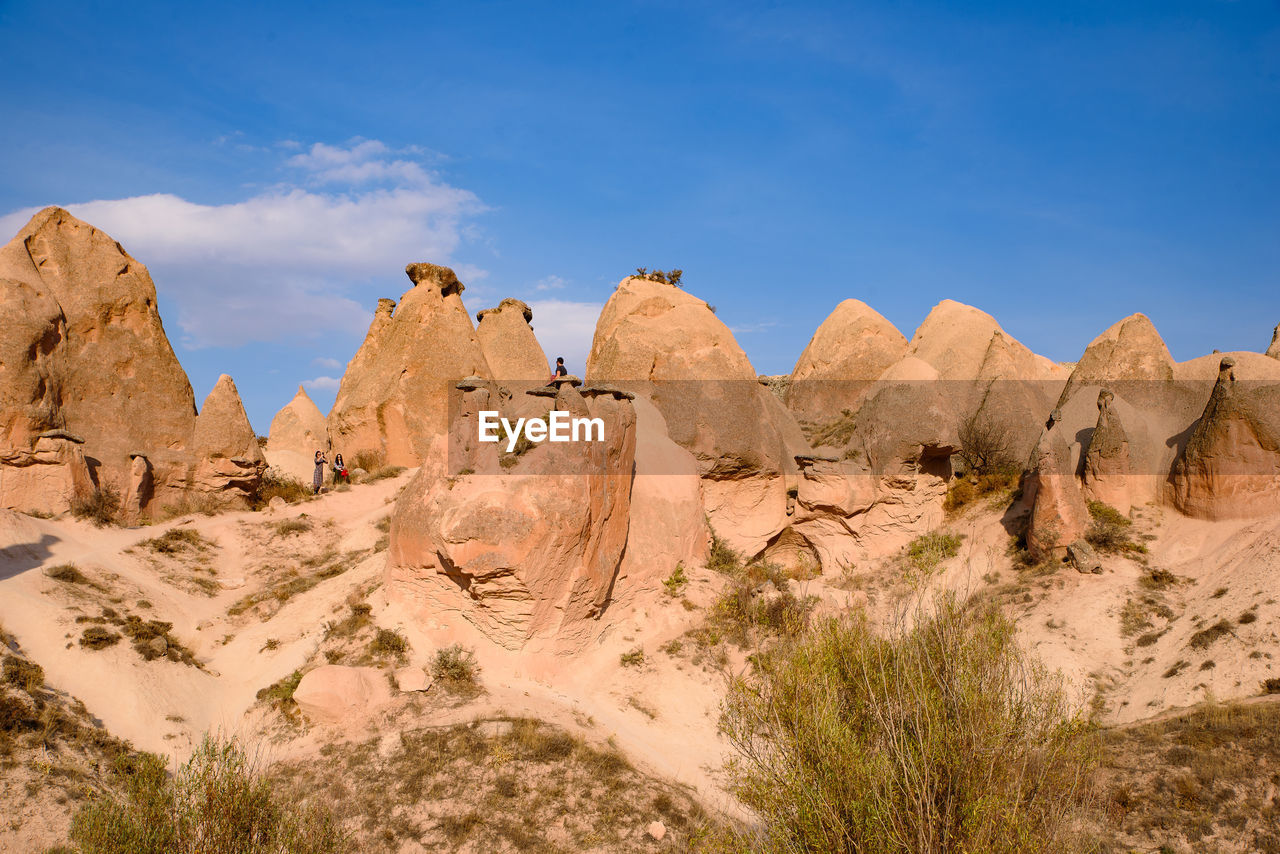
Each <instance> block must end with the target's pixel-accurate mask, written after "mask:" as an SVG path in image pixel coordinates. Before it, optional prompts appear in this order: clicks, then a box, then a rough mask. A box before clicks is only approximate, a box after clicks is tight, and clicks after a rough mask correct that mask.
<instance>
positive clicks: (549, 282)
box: [533, 276, 569, 291]
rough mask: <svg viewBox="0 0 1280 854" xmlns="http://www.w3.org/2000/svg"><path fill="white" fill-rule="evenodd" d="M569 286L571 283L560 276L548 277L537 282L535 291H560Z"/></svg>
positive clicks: (534, 287)
mask: <svg viewBox="0 0 1280 854" xmlns="http://www.w3.org/2000/svg"><path fill="white" fill-rule="evenodd" d="M567 284H569V283H568V282H566V281H565V280H564V279H562V278H560V277H559V276H547V277H546V278H544V279H539V280H538V281H537V282H535V283H534V285H533V289H534V290H535V291H558V290H560V289H562V288H563V287H564V286H565V285H567Z"/></svg>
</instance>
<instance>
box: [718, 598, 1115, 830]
mask: <svg viewBox="0 0 1280 854" xmlns="http://www.w3.org/2000/svg"><path fill="white" fill-rule="evenodd" d="M721 728H722V730H723V732H724V733H725V735H726V736H727V737H728V738H729V740H730V742H731V744H733V746H734V747H735V748H736V749H737V751H738V754H739V755H738V758H737V759H736V761H735V762H734V763H733V764H732V765H731V766H730V774H731V779H732V782H733V788H734V791H735V793H736V794H737V795H738V797H739V798H740V799H741V800H742V801H743V803H745V804H746V805H747V806H748V807H750V808H751V809H752V810H754V811H755V812H756V814H758V815H759V816H760V818H761V820H762V825H761V828H760V838H758V839H756V840H754V844H753V845H751V847H752V848H753V849H754V850H759V851H776V852H793V851H794V852H799V851H860V852H890V851H920V852H937V851H975V852H976V851H1001V852H1042V851H1043V852H1048V851H1053V852H1059V851H1064V852H1065V851H1072V850H1075V847H1076V846H1075V842H1076V840H1075V838H1074V832H1073V824H1074V823H1075V822H1076V821H1077V819H1078V815H1079V813H1080V811H1081V805H1082V802H1083V801H1084V799H1085V793H1086V791H1087V786H1086V782H1087V776H1088V773H1089V769H1090V767H1091V765H1092V763H1093V761H1094V760H1093V749H1092V743H1091V741H1090V739H1089V737H1088V735H1087V725H1086V723H1085V722H1084V720H1083V718H1082V717H1081V716H1080V715H1078V714H1075V713H1073V712H1072V711H1071V709H1070V707H1069V705H1068V702H1067V698H1066V694H1065V692H1064V690H1063V687H1062V685H1061V682H1060V681H1059V680H1058V679H1055V678H1052V677H1049V676H1048V675H1046V673H1045V672H1044V670H1043V669H1042V668H1040V667H1039V666H1037V665H1035V664H1033V663H1030V662H1028V661H1026V660H1025V659H1024V658H1023V657H1022V655H1021V653H1020V651H1019V649H1018V646H1017V643H1016V641H1015V637H1014V626H1013V624H1012V623H1011V622H1010V621H1009V620H1008V619H1006V618H1004V617H1003V616H1001V615H1000V614H999V613H998V612H996V611H994V610H977V609H972V608H966V607H965V606H963V605H961V604H960V603H958V602H957V601H956V600H955V599H954V598H953V597H950V596H944V597H940V598H939V599H938V600H936V601H935V602H934V603H933V608H932V613H930V614H924V613H921V614H920V615H919V616H918V619H917V620H916V621H915V624H914V627H913V628H911V629H906V628H897V629H894V630H893V631H891V632H890V633H889V634H888V635H887V636H878V635H876V634H875V633H873V632H872V630H871V628H870V627H869V625H868V624H867V622H866V620H865V619H864V618H862V617H860V616H851V617H846V618H842V619H831V620H827V621H824V622H822V623H819V624H817V625H816V626H814V627H812V628H811V629H810V631H809V632H808V633H806V634H805V635H804V636H803V637H802V638H800V639H798V640H797V641H796V642H794V643H790V644H780V645H777V646H775V647H773V648H772V649H769V650H766V651H764V652H762V653H760V654H759V655H757V656H756V670H755V673H754V674H753V675H752V676H749V677H746V678H744V679H739V680H738V681H736V682H735V683H734V684H733V685H732V686H731V688H730V692H729V695H728V697H727V698H726V701H725V705H724V713H723V716H722V719H721ZM975 757H982V760H981V761H980V762H979V761H974V760H975Z"/></svg>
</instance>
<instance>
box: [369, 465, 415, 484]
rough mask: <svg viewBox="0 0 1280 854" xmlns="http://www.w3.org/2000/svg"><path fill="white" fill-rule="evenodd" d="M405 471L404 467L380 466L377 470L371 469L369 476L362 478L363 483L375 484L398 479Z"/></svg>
mask: <svg viewBox="0 0 1280 854" xmlns="http://www.w3.org/2000/svg"><path fill="white" fill-rule="evenodd" d="M404 470H405V469H404V466H379V467H378V468H376V469H371V470H370V471H369V473H368V474H366V475H365V476H364V477H363V478H361V482H363V483H373V482H374V481H376V480H386V479H387V478H389V477H398V476H399V475H400V474H401V473H402V472H403V471H404Z"/></svg>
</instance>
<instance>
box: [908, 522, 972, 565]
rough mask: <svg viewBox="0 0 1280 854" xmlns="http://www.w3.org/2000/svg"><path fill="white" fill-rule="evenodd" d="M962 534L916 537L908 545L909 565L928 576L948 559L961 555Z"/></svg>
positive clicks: (933, 534)
mask: <svg viewBox="0 0 1280 854" xmlns="http://www.w3.org/2000/svg"><path fill="white" fill-rule="evenodd" d="M963 540H964V536H963V535H961V534H943V533H939V532H937V531H934V532H932V533H928V534H924V535H923V536H919V537H916V538H915V539H914V540H912V541H911V542H910V543H909V544H908V545H907V551H906V556H907V563H908V564H909V565H910V567H911V568H912V569H913V570H915V571H916V572H918V573H919V574H920V575H924V576H928V575H931V574H932V573H933V571H934V570H935V569H937V568H938V565H939V564H941V563H942V562H943V561H944V560H946V559H947V558H952V557H955V556H956V555H958V554H960V543H961V542H962V541H963Z"/></svg>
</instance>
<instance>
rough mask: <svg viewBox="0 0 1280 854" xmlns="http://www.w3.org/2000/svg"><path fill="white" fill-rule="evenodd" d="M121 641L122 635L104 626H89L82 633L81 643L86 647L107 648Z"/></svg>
mask: <svg viewBox="0 0 1280 854" xmlns="http://www.w3.org/2000/svg"><path fill="white" fill-rule="evenodd" d="M119 642H120V635H118V634H116V633H115V632H113V631H111V630H110V629H106V628H103V627H102V626H89V627H87V628H86V629H85V630H84V631H83V632H82V633H81V634H80V645H81V646H82V647H84V648H85V649H106V648H107V647H109V646H115V645H116V644H118V643H119Z"/></svg>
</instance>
